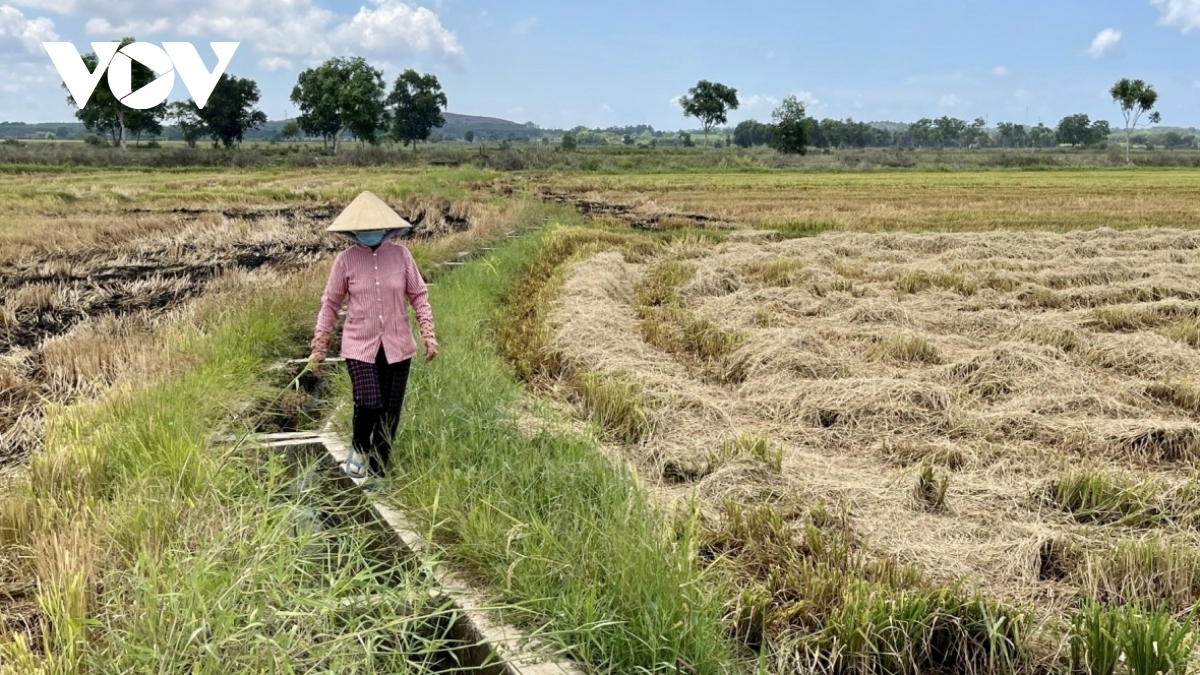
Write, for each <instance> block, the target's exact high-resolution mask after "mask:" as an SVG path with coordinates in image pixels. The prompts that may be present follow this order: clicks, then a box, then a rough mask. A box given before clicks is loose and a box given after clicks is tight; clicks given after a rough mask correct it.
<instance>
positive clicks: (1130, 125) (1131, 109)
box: [679, 78, 1194, 161]
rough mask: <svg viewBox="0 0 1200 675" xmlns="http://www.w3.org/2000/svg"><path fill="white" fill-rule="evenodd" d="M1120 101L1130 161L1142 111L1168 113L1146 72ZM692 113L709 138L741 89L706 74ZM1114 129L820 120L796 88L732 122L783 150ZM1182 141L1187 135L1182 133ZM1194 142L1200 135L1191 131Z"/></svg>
mask: <svg viewBox="0 0 1200 675" xmlns="http://www.w3.org/2000/svg"><path fill="white" fill-rule="evenodd" d="M1109 94H1110V95H1111V96H1112V100H1113V102H1114V103H1115V104H1116V105H1117V106H1118V107H1119V108H1120V110H1121V114H1122V116H1123V117H1124V119H1125V127H1124V131H1125V159H1126V161H1129V158H1130V155H1129V150H1130V147H1131V145H1132V141H1133V131H1134V130H1135V129H1138V128H1140V127H1143V126H1146V125H1145V124H1142V123H1141V118H1142V117H1143V116H1146V120H1147V122H1148V123H1149V124H1157V123H1159V122H1160V121H1161V120H1162V116H1161V115H1160V114H1159V113H1158V112H1156V111H1154V106H1155V105H1156V103H1157V102H1158V93H1157V92H1156V91H1155V90H1154V87H1153V86H1151V85H1149V84H1146V83H1145V82H1144V81H1142V80H1130V79H1129V78H1122V79H1120V80H1118V81H1117V82H1116V84H1114V85H1113V87H1112V89H1110V90H1109ZM679 105H680V107H681V108H682V109H683V114H684V116H685V117H694V118H696V119H697V120H698V121H699V122H700V123H701V126H702V128H703V130H704V136H705V144H706V145H707V141H708V134H709V132H710V130H711V129H713V128H714V127H715V126H716V125H719V124H724V123H725V122H726V120H727V115H728V113H729V111H731V110H736V109H737V107H738V105H739V101H738V97H737V90H736V89H734V88H732V87H729V86H726V85H724V84H720V83H716V82H709V81H707V80H701V81H700V82H698V83H697V84H696V86H695V87H692V88H691V89H689V90H688V93H687V95H685V96H682V97H680V98H679ZM1111 134H1112V128H1111V126H1110V125H1109V123H1108V122H1107V121H1104V120H1095V121H1093V120H1092V119H1091V118H1090V117H1089V116H1088V115H1086V114H1084V113H1079V114H1076V115H1068V116H1066V117H1064V118H1063V119H1062V120H1060V121H1059V123H1058V126H1056V127H1055V128H1053V129H1051V128H1050V127H1047V126H1046V125H1045V124H1042V123H1039V124H1038V125H1037V126H1036V127H1030V126H1028V125H1023V124H1015V123H1012V122H1001V123H1000V124H998V125H997V126H996V131H995V133H994V134H993V133H990V132H989V131H988V129H987V122H986V121H985V120H984V119H983V118H982V117H979V118H976V119H975V120H974V121H971V122H967V121H966V120H962V119H958V118H955V117H949V116H942V117H940V118H938V119H930V118H923V119H920V120H917V121H916V122H915V123H913V124H911V125H908V126H907V127H906V128H902V129H886V128H881V127H879V126H876V125H872V124H868V123H866V122H855V121H854V120H852V119H846V120H834V119H824V120H817V119H815V118H812V117H809V116H808V115H807V114H806V112H805V109H804V105H803V103H801V102H800V101H799V100H797V98H796V97H795V96H789V97H787V98H785V99H784V100H783V102H782V103H780V105H779V106H778V107H777V108H776V109H775V110H774V112H772V113H771V122H769V123H764V122H759V121H758V120H746V121H744V122H741V123H740V124H738V125H737V126H736V127H734V130H733V136H732V139H731V140H732V142H733V143H734V144H736V145H738V146H741V147H743V148H748V147H751V146H755V145H767V146H771V147H774V148H776V149H777V150H780V151H781V152H789V153H800V154H804V153H805V152H806V151H807V149H808V147H810V146H812V147H818V148H866V147H888V146H892V147H908V148H946V147H955V148H978V147H988V146H997V147H1035V148H1036V147H1051V146H1055V145H1070V146H1073V147H1091V146H1095V145H1098V144H1101V143H1103V142H1106V141H1107V140H1108V138H1109V136H1110V135H1111ZM1179 136H1180V138H1179V141H1180V142H1185V141H1186V140H1187V139H1185V138H1183V137H1182V135H1179ZM1192 140H1193V142H1194V139H1192Z"/></svg>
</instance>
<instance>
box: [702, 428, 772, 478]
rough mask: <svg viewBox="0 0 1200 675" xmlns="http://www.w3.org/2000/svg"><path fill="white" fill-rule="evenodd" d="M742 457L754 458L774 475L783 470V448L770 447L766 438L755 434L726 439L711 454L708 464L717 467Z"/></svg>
mask: <svg viewBox="0 0 1200 675" xmlns="http://www.w3.org/2000/svg"><path fill="white" fill-rule="evenodd" d="M743 457H751V458H754V459H756V460H758V461H760V462H762V463H763V464H765V465H767V466H768V467H770V468H771V470H773V471H775V472H776V473H778V472H780V471H782V470H783V448H781V447H776V446H772V445H771V442H770V441H768V440H767V439H766V438H764V437H763V436H757V435H755V434H742V435H740V436H738V437H736V438H730V439H726V440H725V441H724V442H723V443H721V447H720V448H718V449H717V451H716V452H715V453H713V456H712V458H711V460H710V464H711V465H712V466H713V467H719V466H721V465H723V464H728V463H729V462H731V461H734V460H737V459H741V458H743Z"/></svg>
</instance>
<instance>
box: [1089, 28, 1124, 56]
mask: <svg viewBox="0 0 1200 675" xmlns="http://www.w3.org/2000/svg"><path fill="white" fill-rule="evenodd" d="M1120 41H1121V31H1119V30H1114V29H1112V28H1105V29H1104V30H1102V31H1100V32H1099V33H1097V34H1096V38H1095V39H1094V40H1092V46H1091V47H1088V54H1090V55H1091V56H1092V58H1093V59H1098V58H1100V57H1102V56H1104V55H1106V54H1111V53H1112V51H1113V50H1114V49H1116V48H1117V43H1119V42H1120Z"/></svg>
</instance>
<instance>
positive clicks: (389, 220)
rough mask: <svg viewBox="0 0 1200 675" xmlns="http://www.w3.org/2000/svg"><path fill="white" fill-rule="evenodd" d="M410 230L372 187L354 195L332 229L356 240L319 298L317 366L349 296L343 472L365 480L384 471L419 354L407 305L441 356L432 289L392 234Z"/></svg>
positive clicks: (431, 349)
mask: <svg viewBox="0 0 1200 675" xmlns="http://www.w3.org/2000/svg"><path fill="white" fill-rule="evenodd" d="M410 228H412V225H410V224H409V223H408V222H406V221H405V220H404V219H403V218H401V217H400V216H399V215H398V214H397V213H396V212H395V211H393V210H392V209H391V208H390V207H389V206H388V205H387V204H385V203H384V202H383V200H381V199H379V198H378V197H376V196H375V195H373V194H371V193H370V192H364V193H362V194H360V195H359V196H358V197H356V198H355V199H354V201H353V202H351V203H350V205H349V206H347V207H346V210H345V211H343V212H342V213H341V215H339V216H338V217H337V219H336V220H334V221H333V225H330V226H329V229H328V231H329V232H340V233H343V234H345V235H346V236H348V237H349V238H350V239H351V240H352V241H353V242H354V244H353V245H352V246H350V248H347V249H346V250H344V251H342V252H341V253H339V254H338V256H337V258H336V259H334V261H333V269H332V270H331V271H330V273H329V282H328V284H326V286H325V294H324V296H323V297H322V298H321V310H320V312H319V314H318V315H317V326H316V331H315V335H314V337H313V340H312V356H311V357H310V360H311V361H312V363H313V367H314V368H319V366H320V364H321V362H322V361H324V360H325V358H326V355H327V352H328V350H329V338H330V335H331V334H332V332H333V326H334V323H335V321H336V319H337V314H338V311H339V310H340V309H341V308H342V303H343V301H344V300H345V299H346V297H347V296H349V303H348V304H347V307H346V321H345V324H344V326H343V327H342V350H341V353H342V356H343V357H344V358H345V359H346V367H347V369H348V370H349V371H350V381H351V384H352V388H353V397H354V421H353V428H354V438H353V452H352V453H351V455H350V458H349V459H348V460H347V461H346V467H345V468H346V473H347V474H348V475H349V476H351V477H352V478H365V477H366V473H365V471H364V467H363V458H364V457H365V458H367V460H368V461H369V465H368V466H369V470H370V474H371V475H374V476H383V475H385V473H386V471H387V467H388V461H389V460H390V458H391V450H392V438H393V437H394V436H395V434H396V427H397V425H398V424H399V421H400V410H401V408H402V407H403V405H404V392H405V389H406V388H407V386H408V371H409V367H410V366H411V364H412V359H413V357H414V356H415V355H416V353H417V346H416V342H415V340H413V335H412V330H411V329H410V328H409V322H408V312H407V310H406V308H405V302H406V301H407V302H408V304H410V305H412V308H413V310H414V312H415V313H416V315H417V322H418V323H419V324H420V327H421V343H422V345H423V346H424V353H425V360H426V361H432V360H433V359H434V357H436V356H437V352H438V343H437V340H436V339H435V338H434V334H433V310H432V309H431V308H430V306H429V300H428V296H429V292H428V290H426V288H425V281H424V280H423V279H422V278H421V273H420V271H419V270H418V269H417V263H416V261H414V260H413V257H412V253H410V252H409V250H408V249H407V248H405V247H404V246H402V245H400V244H396V243H393V242H391V241H388V239H389V238H390V237H391V236H392V235H394V234H396V233H398V232H402V231H404V230H407V229H410Z"/></svg>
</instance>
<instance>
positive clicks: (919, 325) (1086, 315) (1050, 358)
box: [553, 229, 1200, 602]
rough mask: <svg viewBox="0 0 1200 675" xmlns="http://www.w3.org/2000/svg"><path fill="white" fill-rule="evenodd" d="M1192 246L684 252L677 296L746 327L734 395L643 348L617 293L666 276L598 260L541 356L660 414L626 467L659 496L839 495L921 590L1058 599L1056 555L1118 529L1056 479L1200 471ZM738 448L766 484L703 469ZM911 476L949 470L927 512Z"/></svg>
mask: <svg viewBox="0 0 1200 675" xmlns="http://www.w3.org/2000/svg"><path fill="white" fill-rule="evenodd" d="M1197 248H1200V234H1198V233H1195V232H1187V231H1173V230H1160V231H1151V232H1147V231H1141V232H1128V233H1120V232H1116V231H1111V230H1103V229H1102V230H1098V231H1089V232H1077V233H1067V234H1056V233H977V234H900V233H894V234H882V235H871V234H855V233H827V234H823V235H821V236H818V237H814V238H809V239H795V240H789V241H783V242H765V241H753V240H744V239H743V240H730V241H727V242H725V243H723V244H720V245H717V246H714V247H712V248H711V249H709V250H707V251H706V252H704V253H702V254H700V255H698V256H697V255H695V254H690V255H688V256H687V257H688V260H687V263H688V264H689V265H692V266H694V268H695V275H694V276H693V277H692V278H691V280H690V281H689V282H688V283H687V284H685V285H684V286H683V287H682V288H681V289H680V290H679V295H680V297H681V298H682V300H683V303H684V304H685V306H686V308H687V310H688V311H689V312H691V313H692V315H694V316H696V317H700V318H703V319H708V320H711V321H713V322H715V323H716V324H717V325H719V326H720V327H721V328H722V329H725V330H727V331H730V332H732V333H735V334H737V335H738V336H740V338H741V339H740V343H739V346H738V348H737V351H736V352H735V353H734V354H733V355H732V359H733V360H734V361H736V362H737V363H738V364H739V366H740V367H741V372H744V374H745V377H744V379H742V380H741V381H736V382H727V383H722V382H716V381H713V380H712V379H711V378H709V379H705V378H703V377H700V376H699V375H698V374H697V371H696V369H695V368H692V367H689V364H688V363H687V362H686V361H684V360H681V359H680V358H678V356H677V355H676V356H673V355H671V354H668V353H665V352H663V351H660V350H658V349H655V348H654V347H652V346H650V345H648V344H647V343H646V342H644V341H643V338H642V331H641V329H640V325H639V319H638V314H637V307H636V306H635V302H636V300H635V297H634V295H635V294H634V293H632V292H631V288H633V287H634V286H636V285H637V284H638V283H639V282H640V281H641V280H642V279H643V277H644V275H645V274H646V273H647V271H648V270H650V269H651V268H652V267H653V266H654V265H656V264H660V263H662V262H664V261H663V260H651V261H648V262H646V263H644V264H632V263H628V262H626V261H625V260H624V259H623V258H622V257H621V256H620V255H619V254H616V253H601V254H598V255H596V256H594V257H592V258H590V259H588V260H585V261H583V262H580V263H577V264H576V265H574V266H573V267H572V268H571V270H570V271H569V273H568V275H567V277H566V280H565V285H564V289H563V294H562V296H561V300H560V304H559V306H558V307H557V309H556V311H555V314H554V317H553V320H554V322H555V325H556V326H557V327H558V333H557V336H556V345H557V347H558V348H559V349H560V350H561V351H562V352H563V353H564V354H566V355H567V357H568V358H569V359H571V360H573V361H575V362H576V363H578V364H579V365H581V366H583V367H585V368H586V369H588V370H590V371H592V372H596V373H600V374H603V375H613V376H617V375H619V376H621V377H624V378H629V379H632V380H633V381H635V382H637V383H638V384H639V385H640V386H641V387H642V389H643V390H644V393H645V395H646V396H647V398H648V399H649V400H650V401H652V402H653V404H654V425H653V428H654V430H655V433H654V434H653V435H652V436H651V437H649V438H646V439H644V440H643V441H642V442H641V443H640V444H639V445H637V446H636V447H627V448H625V449H624V452H625V453H626V455H627V457H628V458H630V459H631V460H633V461H635V462H636V463H638V464H639V465H640V467H641V469H642V471H643V475H645V476H648V477H649V482H650V484H651V488H652V489H653V490H654V491H655V492H656V493H657V496H658V497H660V498H663V499H667V500H669V499H671V498H678V497H683V496H687V495H690V494H691V493H692V491H693V490H695V491H696V493H697V494H699V495H700V497H701V498H702V499H703V500H706V501H707V502H708V503H709V504H716V503H719V502H720V501H721V500H723V499H726V498H729V497H732V498H735V499H738V500H739V501H743V502H755V501H760V502H769V501H772V500H779V499H786V498H797V499H801V500H811V499H821V500H824V501H826V502H828V503H834V504H838V503H841V504H845V505H846V506H847V507H848V508H849V511H850V514H851V519H852V522H853V527H854V529H855V531H856V532H857V533H858V534H860V535H861V536H862V537H863V541H864V542H865V544H866V546H868V547H869V548H870V549H872V550H876V551H881V552H885V553H887V554H891V555H894V556H896V557H897V558H899V559H900V560H903V561H907V562H915V563H918V564H920V565H921V566H922V567H924V568H925V569H926V571H927V572H928V573H929V575H930V576H931V577H933V578H935V579H945V580H956V579H965V580H967V581H968V583H970V584H973V585H975V586H977V587H980V588H982V589H984V590H985V591H987V592H989V593H990V594H995V595H997V596H999V597H1002V598H1007V599H1013V600H1029V599H1034V598H1038V599H1041V600H1042V601H1045V600H1046V598H1047V597H1051V596H1053V597H1056V598H1059V599H1063V601H1064V602H1065V598H1068V597H1069V596H1070V595H1071V594H1072V592H1073V589H1071V588H1065V587H1063V586H1061V585H1059V584H1062V583H1063V582H1062V580H1061V579H1060V578H1057V577H1061V576H1062V575H1050V574H1048V573H1047V572H1046V569H1049V568H1051V567H1053V564H1051V563H1052V562H1053V561H1047V560H1045V557H1046V556H1047V555H1048V554H1047V551H1051V550H1052V549H1053V548H1054V547H1053V546H1049V545H1047V542H1050V541H1056V540H1065V539H1067V538H1070V537H1083V538H1084V539H1088V538H1091V539H1094V540H1100V539H1104V538H1106V537H1108V536H1109V534H1110V533H1108V532H1107V531H1103V530H1102V528H1091V529H1088V528H1082V529H1081V527H1080V526H1079V525H1077V524H1075V523H1074V522H1073V521H1071V520H1070V518H1068V517H1067V516H1066V515H1065V514H1063V513H1060V512H1056V511H1053V510H1052V509H1047V508H1046V506H1045V504H1044V502H1043V501H1042V500H1041V499H1040V496H1041V495H1043V494H1044V493H1045V486H1046V484H1047V481H1049V480H1052V479H1054V478H1055V477H1057V476H1059V475H1061V474H1062V473H1063V472H1065V471H1067V470H1070V469H1080V468H1095V469H1098V470H1114V471H1115V470H1129V469H1133V470H1136V471H1138V472H1140V473H1143V474H1153V477H1154V478H1155V479H1157V480H1161V481H1163V482H1165V483H1167V484H1172V483H1175V484H1177V483H1179V482H1180V481H1182V480H1183V479H1184V478H1186V477H1188V476H1189V475H1190V467H1191V465H1192V463H1193V462H1194V461H1195V460H1196V459H1200V424H1197V423H1196V421H1195V419H1194V418H1195V414H1196V413H1197V412H1200V395H1197V397H1196V398H1194V399H1193V398H1189V396H1190V394H1189V393H1188V392H1190V391H1193V390H1192V389H1189V387H1190V386H1191V385H1190V383H1191V382H1192V381H1196V382H1200V354H1198V353H1197V351H1196V347H1197V346H1200V321H1198V320H1197V318H1196V317H1197V316H1200V259H1198V258H1197V256H1196V255H1195V254H1194V251H1195V250H1196V249H1197ZM667 255H668V256H669V255H670V253H668V254H667ZM747 434H749V435H753V436H755V437H761V438H764V439H768V441H769V443H770V444H771V445H772V446H773V447H778V448H780V449H781V451H782V456H783V461H782V470H781V471H778V472H773V471H770V470H766V469H764V468H763V466H764V465H757V466H751V465H752V464H753V462H751V463H750V464H747V463H746V462H745V461H742V460H739V461H735V462H724V463H723V462H722V461H721V460H720V459H719V458H718V456H719V454H720V453H719V452H718V449H719V448H721V447H722V446H723V444H727V443H728V442H729V439H731V438H738V437H741V436H745V435H747ZM925 465H934V466H937V467H939V470H944V471H947V472H949V490H948V493H947V496H946V502H945V508H944V509H941V510H939V511H937V512H931V511H930V510H928V509H921V508H917V507H914V504H913V500H912V487H913V485H914V483H916V481H917V478H918V475H919V474H920V472H921V470H922V468H923V467H924V466H925ZM660 477H661V478H660Z"/></svg>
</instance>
